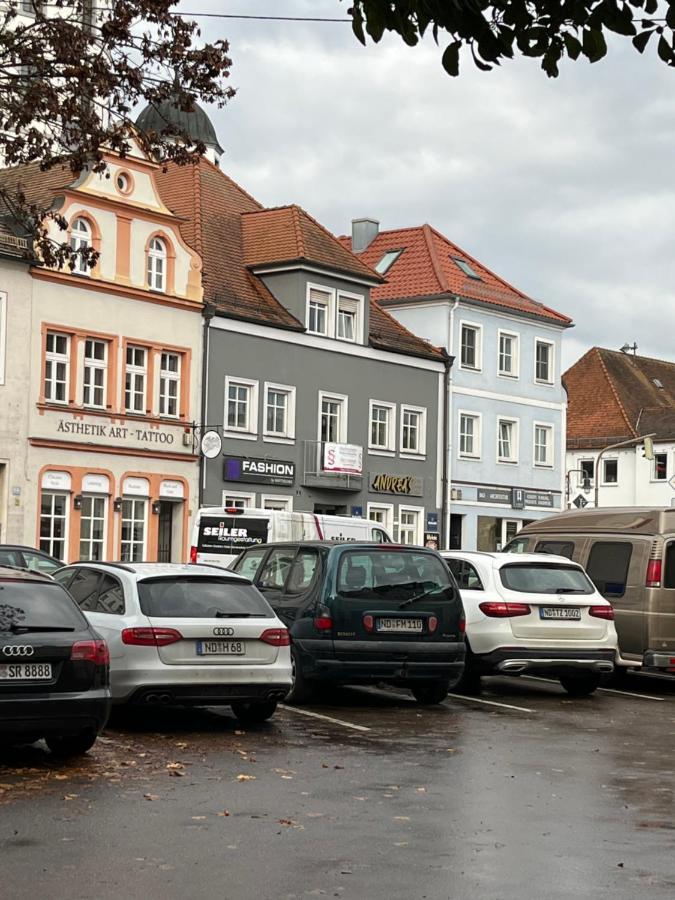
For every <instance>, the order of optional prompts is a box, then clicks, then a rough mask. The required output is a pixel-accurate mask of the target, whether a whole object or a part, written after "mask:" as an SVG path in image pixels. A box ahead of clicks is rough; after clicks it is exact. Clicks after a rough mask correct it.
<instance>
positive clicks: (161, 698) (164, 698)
mask: <svg viewBox="0 0 675 900" xmlns="http://www.w3.org/2000/svg"><path fill="white" fill-rule="evenodd" d="M172 699H173V698H172V697H171V694H158V695H157V702H158V703H161V704H162V706H166V705H167V704H169V703H171V700H172Z"/></svg>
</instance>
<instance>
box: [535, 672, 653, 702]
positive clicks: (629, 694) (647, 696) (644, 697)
mask: <svg viewBox="0 0 675 900" xmlns="http://www.w3.org/2000/svg"><path fill="white" fill-rule="evenodd" d="M520 677H521V678H529V679H530V681H545V682H546V683H547V684H560V682H559V681H557V680H556V679H555V678H542V677H541V676H540V675H521V676H520ZM598 690H599V691H604V692H605V693H606V694H622V695H625V696H626V697H637V698H638V699H639V700H657V701H659V702H660V703H663V702H664V701H665V699H666V698H665V697H654V696H652V695H651V694H634V693H633V692H632V691H620V690H618V689H617V688H603V687H601V688H598Z"/></svg>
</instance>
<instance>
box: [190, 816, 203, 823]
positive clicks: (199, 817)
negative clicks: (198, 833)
mask: <svg viewBox="0 0 675 900" xmlns="http://www.w3.org/2000/svg"><path fill="white" fill-rule="evenodd" d="M190 818H191V819H192V820H193V821H194V822H201V821H203V820H204V819H205V818H206V816H191V817H190Z"/></svg>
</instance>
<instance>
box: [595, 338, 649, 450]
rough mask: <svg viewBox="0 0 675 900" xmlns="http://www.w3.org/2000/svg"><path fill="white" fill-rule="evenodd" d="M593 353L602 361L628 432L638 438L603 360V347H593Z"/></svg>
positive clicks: (601, 364) (603, 369)
mask: <svg viewBox="0 0 675 900" xmlns="http://www.w3.org/2000/svg"><path fill="white" fill-rule="evenodd" d="M593 351H595V353H596V355H597V357H598V359H599V361H600V366H601V367H602V371H603V372H604V373H605V378H606V379H607V384H608V385H609V389H610V390H611V392H612V394H613V395H614V399H615V400H616V402H617V404H618V406H619V409H620V410H621V415H622V416H623V419H624V422H625V423H626V425H628V430H629V431H630V433H631V434H632V435H633V437H637V436H638V434H637V431H636V430H635V428H634V427H633V425H632V424H631V421H630V419H629V418H628V414H627V412H626V408H625V407H624V405H623V403H622V402H621V397H620V396H619V392H618V391H617V389H616V386H615V385H614V382H613V380H612V377H611V375H610V374H609V372H608V371H607V366H606V365H605V360H604V359H603V358H602V348H601V347H593Z"/></svg>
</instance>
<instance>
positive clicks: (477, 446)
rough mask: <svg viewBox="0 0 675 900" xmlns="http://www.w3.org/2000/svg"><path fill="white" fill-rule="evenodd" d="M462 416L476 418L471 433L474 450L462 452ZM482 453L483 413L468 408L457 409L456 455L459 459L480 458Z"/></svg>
mask: <svg viewBox="0 0 675 900" xmlns="http://www.w3.org/2000/svg"><path fill="white" fill-rule="evenodd" d="M462 417H469V418H471V419H474V420H476V427H475V430H474V434H473V444H474V452H473V453H466V452H462ZM482 455H483V414H482V413H479V412H474V411H473V410H470V409H459V410H457V457H458V458H459V459H480V458H481V456H482Z"/></svg>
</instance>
